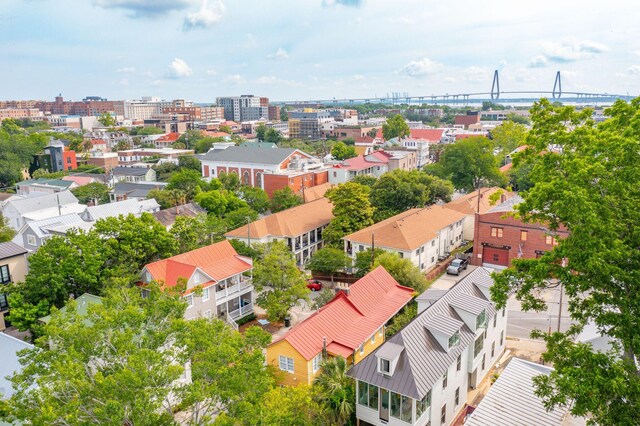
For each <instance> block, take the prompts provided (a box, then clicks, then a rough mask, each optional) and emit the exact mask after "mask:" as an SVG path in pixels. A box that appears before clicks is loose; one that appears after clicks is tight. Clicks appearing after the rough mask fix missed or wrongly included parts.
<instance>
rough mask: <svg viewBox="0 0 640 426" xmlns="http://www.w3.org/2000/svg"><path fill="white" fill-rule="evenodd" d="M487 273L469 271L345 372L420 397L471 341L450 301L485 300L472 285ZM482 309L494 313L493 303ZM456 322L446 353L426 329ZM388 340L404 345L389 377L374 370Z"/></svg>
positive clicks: (472, 337)
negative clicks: (455, 340) (455, 341)
mask: <svg viewBox="0 0 640 426" xmlns="http://www.w3.org/2000/svg"><path fill="white" fill-rule="evenodd" d="M489 274H490V273H489V271H488V270H487V269H485V268H476V269H475V270H473V271H472V272H471V273H469V275H467V276H466V277H464V278H463V279H462V280H460V281H459V282H458V283H457V284H456V285H455V286H453V287H452V288H451V289H450V290H449V291H447V293H446V294H444V295H443V296H442V297H441V298H440V299H439V300H437V301H436V302H434V303H433V304H432V305H430V306H429V307H428V308H427V309H425V310H424V311H423V312H422V313H420V314H419V315H418V316H417V317H416V318H414V319H413V321H411V322H410V323H409V324H407V325H406V326H405V327H404V328H403V329H402V330H400V331H399V332H398V333H396V334H395V335H393V336H392V337H391V338H390V339H389V340H387V342H385V343H383V344H382V345H381V346H380V347H379V348H378V349H376V351H374V352H373V353H372V354H370V355H369V356H368V357H366V358H365V359H364V360H362V361H360V362H359V363H358V364H356V365H355V366H354V367H353V368H352V369H351V370H349V375H350V376H352V377H355V378H356V379H358V380H362V381H365V382H367V383H371V384H374V385H376V386H380V387H383V388H385V389H389V390H391V391H393V392H396V393H399V394H402V395H405V396H408V397H410V398H414V399H422V398H423V397H424V396H425V395H426V394H427V392H428V391H429V390H430V389H431V388H432V387H433V385H434V384H435V383H437V382H438V381H439V380H440V379H441V378H442V376H443V375H444V373H445V371H446V370H447V368H448V367H449V366H450V365H452V364H453V363H454V362H455V361H456V359H457V358H458V355H460V354H461V353H462V352H463V351H465V350H466V349H467V348H468V347H469V345H471V344H473V342H474V340H475V332H474V331H472V330H471V329H470V328H469V327H467V325H466V324H464V322H463V321H462V319H461V318H460V317H459V316H458V314H457V313H456V311H455V309H453V308H452V307H451V305H450V304H451V303H452V302H454V301H455V300H456V299H458V298H460V296H461V295H468V296H474V297H477V298H479V299H482V300H485V301H486V300H488V299H487V298H486V297H485V296H484V295H483V293H482V292H481V291H480V290H479V289H478V288H476V286H475V285H474V282H476V281H479V280H481V281H484V280H485V278H488V279H491V278H490V275H489ZM463 297H464V296H463ZM486 309H487V318H488V319H490V318H493V316H494V315H495V314H496V311H495V308H494V306H493V304H489V305H488V306H487V308H486ZM458 323H459V324H460V327H459V328H460V344H459V345H457V346H455V347H453V348H452V349H451V350H449V351H448V352H447V351H445V350H444V349H443V348H442V347H441V346H440V344H439V343H438V341H437V340H436V339H435V337H433V335H432V334H431V333H430V332H429V331H428V329H429V327H438V328H441V329H443V330H445V329H446V330H448V331H451V330H452V329H453V327H454V324H458ZM389 343H391V344H394V345H400V346H403V347H404V351H403V352H402V354H401V355H400V358H399V361H398V365H397V366H396V369H395V372H394V374H393V376H391V377H388V376H384V375H382V374H380V373H378V371H377V359H376V357H375V355H376V353H377V352H378V351H380V350H383V351H384V350H385V349H384V348H385V346H386V345H387V344H389Z"/></svg>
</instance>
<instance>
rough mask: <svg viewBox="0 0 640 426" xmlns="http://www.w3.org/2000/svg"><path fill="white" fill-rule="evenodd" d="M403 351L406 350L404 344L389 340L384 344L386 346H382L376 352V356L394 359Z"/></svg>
mask: <svg viewBox="0 0 640 426" xmlns="http://www.w3.org/2000/svg"><path fill="white" fill-rule="evenodd" d="M402 351H404V347H403V346H400V345H396V344H395V343H391V342H389V344H387V345H384V348H380V350H379V351H378V352H376V356H378V357H379V358H384V359H388V360H392V359H395V357H397V356H399V355H400V354H401V353H402Z"/></svg>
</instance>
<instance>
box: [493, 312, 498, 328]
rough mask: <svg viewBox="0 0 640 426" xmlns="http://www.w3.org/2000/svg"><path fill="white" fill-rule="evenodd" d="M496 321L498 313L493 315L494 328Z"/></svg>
mask: <svg viewBox="0 0 640 426" xmlns="http://www.w3.org/2000/svg"><path fill="white" fill-rule="evenodd" d="M497 323H498V313H497V312H496V314H495V315H494V316H493V328H496V324H497Z"/></svg>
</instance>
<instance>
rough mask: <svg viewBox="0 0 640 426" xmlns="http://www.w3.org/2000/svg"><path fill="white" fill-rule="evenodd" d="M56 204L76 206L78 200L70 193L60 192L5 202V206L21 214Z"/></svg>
mask: <svg viewBox="0 0 640 426" xmlns="http://www.w3.org/2000/svg"><path fill="white" fill-rule="evenodd" d="M58 203H60V205H67V204H77V203H78V199H77V198H76V197H75V195H73V194H72V193H71V191H60V192H58V193H55V194H44V195H39V194H30V195H29V196H26V197H20V198H18V197H16V198H12V199H10V200H7V202H6V204H7V205H12V206H13V207H14V208H15V209H16V210H18V212H20V213H21V214H25V213H31V212H34V211H38V210H44V209H48V208H51V207H56V206H57V205H58Z"/></svg>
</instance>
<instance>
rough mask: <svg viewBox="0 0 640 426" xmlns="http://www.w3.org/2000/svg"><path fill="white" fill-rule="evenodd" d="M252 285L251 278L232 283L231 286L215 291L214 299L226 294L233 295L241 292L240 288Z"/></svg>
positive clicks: (221, 297) (244, 288)
mask: <svg viewBox="0 0 640 426" xmlns="http://www.w3.org/2000/svg"><path fill="white" fill-rule="evenodd" d="M252 285H253V283H252V282H251V280H244V281H241V282H240V283H238V284H234V285H232V286H229V287H226V288H225V289H223V290H218V291H216V300H218V301H219V300H220V299H223V298H225V297H228V296H233V295H234V294H236V293H239V292H241V291H242V290H246V289H248V288H250V287H251V286H252Z"/></svg>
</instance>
